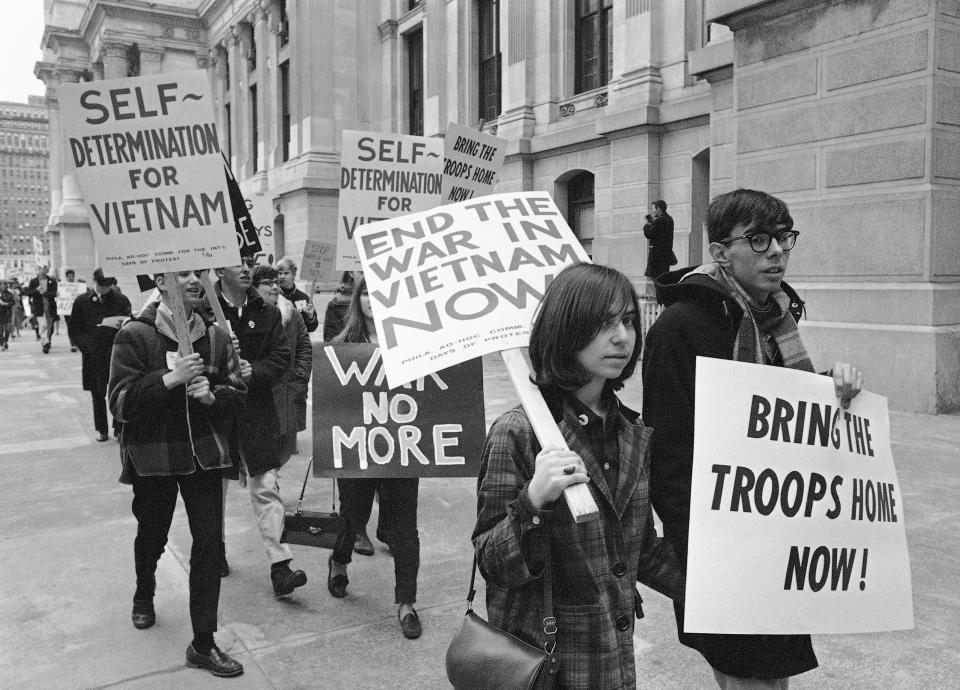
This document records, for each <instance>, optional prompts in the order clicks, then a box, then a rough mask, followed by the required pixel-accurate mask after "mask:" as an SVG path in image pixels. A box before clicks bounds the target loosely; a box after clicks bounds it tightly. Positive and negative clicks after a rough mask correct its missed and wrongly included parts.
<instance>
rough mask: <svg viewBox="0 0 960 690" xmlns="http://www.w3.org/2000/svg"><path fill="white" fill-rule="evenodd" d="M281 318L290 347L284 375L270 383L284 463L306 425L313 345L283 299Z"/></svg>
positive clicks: (290, 307) (298, 313)
mask: <svg viewBox="0 0 960 690" xmlns="http://www.w3.org/2000/svg"><path fill="white" fill-rule="evenodd" d="M278 307H279V308H280V314H281V316H282V317H283V332H284V336H285V337H286V339H287V343H288V344H289V345H290V346H291V348H292V349H293V353H292V355H291V357H290V363H289V364H288V365H287V371H286V374H285V375H284V376H283V378H281V379H280V380H279V381H277V382H275V383H274V386H273V402H274V404H275V405H276V408H277V422H278V426H279V428H280V434H281V436H282V440H283V441H285V442H286V446H285V447H282V448H281V460H282V461H283V462H286V461H287V460H289V459H290V455H291V454H292V453H293V452H294V450H295V449H296V445H297V432H298V431H303V430H304V429H306V428H307V387H308V386H309V384H310V374H311V371H312V368H313V345H312V344H311V342H310V334H309V333H307V328H306V326H304V324H303V318H302V317H301V316H300V312H298V311H297V310H296V308H295V307H294V306H293V303H292V302H289V301H287V300H285V299H283V298H281V299H280V303H279V304H278Z"/></svg>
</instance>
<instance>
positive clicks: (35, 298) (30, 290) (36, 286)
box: [23, 276, 57, 319]
mask: <svg viewBox="0 0 960 690" xmlns="http://www.w3.org/2000/svg"><path fill="white" fill-rule="evenodd" d="M23 294H25V295H26V296H27V298H28V299H29V300H30V313H31V314H32V315H33V316H43V311H44V303H46V307H47V310H48V315H49V316H50V318H51V319H52V318H53V317H55V316H56V315H57V300H56V297H57V279H56V278H54V277H53V276H47V290H46V292H41V291H40V277H39V276H34V277H33V278H31V279H30V282H29V283H27V288H26V289H25V290H24V291H23Z"/></svg>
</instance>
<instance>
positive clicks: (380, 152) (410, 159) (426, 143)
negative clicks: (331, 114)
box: [336, 130, 443, 271]
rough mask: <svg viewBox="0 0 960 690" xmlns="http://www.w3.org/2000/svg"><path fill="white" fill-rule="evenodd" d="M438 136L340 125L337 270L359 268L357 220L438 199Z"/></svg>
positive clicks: (412, 208)
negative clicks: (384, 132) (413, 134)
mask: <svg viewBox="0 0 960 690" xmlns="http://www.w3.org/2000/svg"><path fill="white" fill-rule="evenodd" d="M442 165H443V140H442V139H437V138H434V137H417V136H411V135H404V134H383V133H378V132H357V131H353V130H344V131H343V138H342V150H341V154H340V208H339V212H338V214H337V219H338V221H339V222H338V229H337V265H336V268H337V270H338V271H356V270H359V269H360V262H359V260H358V259H357V252H356V248H355V246H354V244H353V235H354V233H355V232H356V231H357V228H359V227H360V226H361V225H363V224H365V223H371V222H374V221H378V220H383V219H385V218H395V217H397V216H402V215H405V214H408V213H416V212H418V211H426V210H427V209H431V208H433V207H434V206H437V205H438V204H439V203H440V171H441V168H442Z"/></svg>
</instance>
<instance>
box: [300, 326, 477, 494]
mask: <svg viewBox="0 0 960 690" xmlns="http://www.w3.org/2000/svg"><path fill="white" fill-rule="evenodd" d="M313 376H314V379H313V380H314V385H313V457H314V463H313V468H314V475H315V476H318V477H340V478H343V477H353V478H358V477H359V478H364V477H366V478H385V477H394V478H396V477H423V478H430V477H476V476H477V474H478V473H479V470H480V453H481V449H482V447H483V441H484V437H485V425H484V413H483V367H482V364H481V362H480V360H479V359H475V360H472V361H470V362H466V363H464V364H459V365H457V366H454V367H451V368H449V369H444V370H442V371H439V372H437V373H435V374H431V375H429V376H425V377H423V378H421V379H417V380H416V381H413V382H411V383H410V384H407V385H404V386H401V387H398V388H394V389H388V387H387V383H386V380H385V375H384V371H383V364H382V362H381V360H380V350H379V348H377V347H376V346H375V345H370V344H368V343H356V344H354V343H335V344H329V343H316V344H315V345H314V346H313Z"/></svg>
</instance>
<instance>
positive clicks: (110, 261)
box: [58, 71, 240, 275]
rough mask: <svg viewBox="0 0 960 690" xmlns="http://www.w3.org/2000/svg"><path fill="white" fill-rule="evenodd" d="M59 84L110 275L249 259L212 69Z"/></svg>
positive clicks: (73, 154) (75, 161)
mask: <svg viewBox="0 0 960 690" xmlns="http://www.w3.org/2000/svg"><path fill="white" fill-rule="evenodd" d="M58 88H59V91H60V97H59V100H60V107H61V110H62V113H63V132H64V136H65V137H66V139H67V159H68V160H69V162H70V166H71V168H72V169H73V171H74V173H75V174H76V176H77V181H78V182H79V184H80V190H81V191H82V193H83V198H84V202H85V204H86V206H87V213H88V216H89V218H90V226H91V228H92V230H93V237H94V241H95V243H96V248H97V255H98V257H99V263H100V266H101V267H102V268H103V271H104V273H105V274H107V275H111V274H113V275H117V274H137V273H152V272H162V271H177V270H190V269H194V268H198V267H202V266H233V265H236V264H238V263H239V262H240V256H239V253H238V250H237V237H236V234H235V230H234V224H233V215H232V212H231V208H230V196H229V194H228V192H227V180H226V177H225V175H224V168H223V157H222V155H221V153H220V143H219V139H218V136H217V126H216V123H215V122H214V118H213V107H212V105H211V100H210V94H209V85H208V78H207V74H206V72H203V71H194V72H179V73H167V74H157V75H150V76H146V77H138V78H135V79H113V80H106V81H97V82H86V83H78V84H62V85H61V86H60V87H58Z"/></svg>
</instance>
